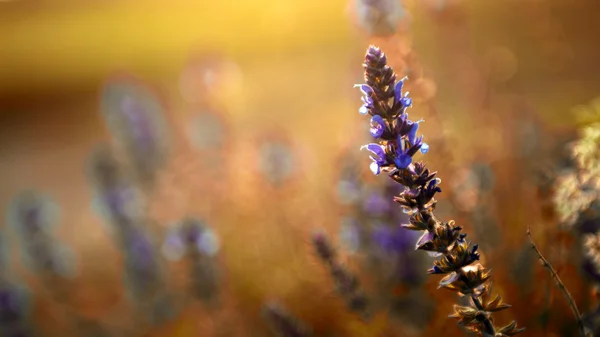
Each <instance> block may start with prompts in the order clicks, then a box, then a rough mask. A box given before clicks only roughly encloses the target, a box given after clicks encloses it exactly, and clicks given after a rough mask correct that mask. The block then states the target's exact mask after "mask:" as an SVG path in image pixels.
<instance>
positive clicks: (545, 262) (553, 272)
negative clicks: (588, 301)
mask: <svg viewBox="0 0 600 337" xmlns="http://www.w3.org/2000/svg"><path fill="white" fill-rule="evenodd" d="M527 236H528V237H529V241H530V242H531V248H533V250H535V252H536V254H537V255H538V257H539V258H540V260H541V261H542V266H543V267H544V268H546V269H548V270H549V271H550V274H551V275H552V278H553V279H554V280H555V281H556V284H557V285H558V288H559V289H560V290H561V291H562V292H563V294H564V295H565V297H566V298H567V301H568V302H569V305H570V306H571V310H573V314H574V315H575V319H576V320H577V325H578V326H579V331H580V333H581V336H583V337H588V336H590V335H588V334H586V332H585V327H584V326H583V320H582V319H581V313H580V312H579V309H578V308H577V304H576V303H575V300H574V299H573V296H571V293H570V292H569V290H568V289H567V287H566V286H565V284H564V283H563V281H562V280H561V279H560V277H559V276H558V274H557V273H556V270H555V269H554V267H552V265H551V264H550V262H548V260H546V258H545V257H544V256H543V255H542V253H541V252H540V250H539V249H538V247H537V246H536V244H535V242H534V241H533V237H532V236H531V230H530V228H529V226H527Z"/></svg>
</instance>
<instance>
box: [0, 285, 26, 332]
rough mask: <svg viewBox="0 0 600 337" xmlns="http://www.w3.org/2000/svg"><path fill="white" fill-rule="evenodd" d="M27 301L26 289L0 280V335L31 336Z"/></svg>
mask: <svg viewBox="0 0 600 337" xmlns="http://www.w3.org/2000/svg"><path fill="white" fill-rule="evenodd" d="M29 302H30V299H29V293H28V291H27V289H25V288H24V287H23V286H20V285H19V286H17V285H16V284H15V283H12V282H8V281H6V280H0V327H1V329H0V336H2V337H4V336H6V337H17V336H33V334H32V331H31V329H30V325H31V322H30V321H29V312H30V303H29Z"/></svg>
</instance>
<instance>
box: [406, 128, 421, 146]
mask: <svg viewBox="0 0 600 337" xmlns="http://www.w3.org/2000/svg"><path fill="white" fill-rule="evenodd" d="M418 129H419V123H412V125H411V127H410V131H408V141H409V142H410V145H415V138H417V130H418Z"/></svg>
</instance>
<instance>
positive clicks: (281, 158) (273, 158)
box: [258, 141, 296, 185]
mask: <svg viewBox="0 0 600 337" xmlns="http://www.w3.org/2000/svg"><path fill="white" fill-rule="evenodd" d="M258 161H259V162H258V167H259V170H260V172H261V173H262V174H263V175H264V176H265V178H266V179H267V181H269V182H270V183H272V184H274V185H280V184H281V183H283V182H284V181H285V180H286V179H288V178H290V176H291V175H292V174H293V172H294V170H295V165H296V163H295V158H294V154H293V152H292V149H291V147H290V146H289V144H287V143H284V142H280V141H267V142H264V143H262V144H261V145H260V148H259V157H258Z"/></svg>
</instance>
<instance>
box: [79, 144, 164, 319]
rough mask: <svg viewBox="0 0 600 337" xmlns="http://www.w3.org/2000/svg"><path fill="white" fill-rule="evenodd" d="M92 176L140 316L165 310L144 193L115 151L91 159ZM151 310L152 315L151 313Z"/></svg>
mask: <svg viewBox="0 0 600 337" xmlns="http://www.w3.org/2000/svg"><path fill="white" fill-rule="evenodd" d="M90 167H91V169H90V173H91V178H92V181H93V184H94V186H95V189H96V193H97V195H98V201H99V203H100V206H101V207H102V209H103V210H104V211H105V216H106V217H107V219H108V221H109V222H110V223H111V224H112V232H113V234H115V236H116V239H117V243H118V245H119V246H120V248H121V250H122V251H123V253H124V257H125V284H126V285H127V288H128V289H129V293H130V295H131V297H132V300H133V301H134V303H135V304H136V305H137V306H138V309H139V310H141V311H140V312H145V313H146V314H150V315H151V317H152V316H153V315H155V311H157V310H163V309H165V308H166V307H165V304H167V303H165V297H166V294H165V290H164V289H165V280H164V275H163V271H162V266H161V262H160V255H159V254H158V252H157V249H156V247H155V242H154V241H153V238H152V237H151V233H150V232H148V231H147V229H146V225H147V223H148V222H149V221H150V219H148V218H147V216H146V214H145V212H144V208H145V206H144V204H143V200H141V198H140V196H141V194H140V192H139V190H138V189H136V187H135V186H133V184H132V183H131V182H130V181H128V180H127V177H126V174H125V172H123V169H122V168H121V166H120V165H119V163H118V162H117V159H116V158H115V156H114V154H113V152H112V150H111V149H110V148H107V147H100V148H98V149H97V150H96V152H94V153H93V155H92V157H91V165H90ZM148 310H150V312H147V311H148Z"/></svg>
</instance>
